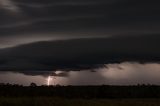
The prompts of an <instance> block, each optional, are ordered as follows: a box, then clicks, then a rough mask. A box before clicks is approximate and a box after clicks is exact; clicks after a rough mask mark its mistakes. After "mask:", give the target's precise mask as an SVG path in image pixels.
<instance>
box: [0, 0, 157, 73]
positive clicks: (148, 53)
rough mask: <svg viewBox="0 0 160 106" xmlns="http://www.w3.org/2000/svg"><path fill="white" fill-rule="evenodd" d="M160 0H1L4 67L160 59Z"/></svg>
mask: <svg viewBox="0 0 160 106" xmlns="http://www.w3.org/2000/svg"><path fill="white" fill-rule="evenodd" d="M159 5H160V3H159V1H158V0H0V70H1V71H22V70H23V71H24V70H25V71H26V70H32V71H33V70H34V71H41V70H42V71H54V70H63V71H70V70H76V71H78V70H88V69H91V70H92V69H99V68H106V70H107V64H119V65H121V64H122V63H123V62H129V63H132V62H134V63H136V64H139V65H142V66H144V65H146V64H159V61H160V48H159V45H160V30H159V28H160V12H159V11H160V7H159ZM135 67H136V66H135ZM152 67H153V68H152V69H154V65H153V66H152ZM143 70H144V69H143Z"/></svg>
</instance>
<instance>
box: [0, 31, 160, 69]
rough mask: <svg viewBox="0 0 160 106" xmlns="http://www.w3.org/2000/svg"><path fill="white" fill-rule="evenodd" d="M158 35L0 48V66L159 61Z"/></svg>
mask: <svg viewBox="0 0 160 106" xmlns="http://www.w3.org/2000/svg"><path fill="white" fill-rule="evenodd" d="M159 40H160V36H159V34H158V35H156V34H152V35H136V36H135V35H130V36H128V35H127V36H120V35H119V37H110V38H86V39H72V40H60V41H46V42H37V43H31V44H26V45H21V46H17V47H13V48H7V49H1V51H0V63H1V65H0V69H1V70H57V69H62V70H81V69H90V68H98V67H103V66H104V65H101V64H108V63H117V62H124V61H138V62H159V61H160V49H159V46H158V45H160V42H159Z"/></svg>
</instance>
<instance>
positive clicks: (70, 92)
mask: <svg viewBox="0 0 160 106" xmlns="http://www.w3.org/2000/svg"><path fill="white" fill-rule="evenodd" d="M0 106H160V86H155V85H137V86H108V85H103V86H36V85H34V84H32V86H28V87H24V86H19V85H10V84H6V85H0Z"/></svg>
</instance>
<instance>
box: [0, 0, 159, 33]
mask: <svg viewBox="0 0 160 106" xmlns="http://www.w3.org/2000/svg"><path fill="white" fill-rule="evenodd" d="M2 1H3V2H4V1H5V0H2ZM7 1H10V2H9V5H7V6H6V4H5V6H4V5H2V6H1V8H3V7H5V8H3V9H1V10H0V14H1V17H0V23H1V25H0V35H1V36H6V35H10V36H13V35H17V34H24V33H33V32H36V33H41V32H64V33H66V32H72V31H78V32H79V33H80V32H83V31H84V30H91V32H92V31H95V30H98V29H101V31H102V29H103V32H107V31H106V29H110V30H114V31H117V29H118V28H121V29H122V30H123V31H124V32H125V31H126V29H128V28H130V29H131V30H133V31H136V30H137V27H138V28H141V30H143V31H144V32H147V31H148V30H151V31H152V30H153V29H156V28H157V29H158V28H159V21H160V20H159V19H160V14H159V10H160V8H159V1H157V0H152V1H149V0H145V1H144V0H129V1H128V0H85V1H84V0H74V1H73V0H60V1H59V0H45V1H44V0H7ZM0 4H2V3H0ZM3 4H4V3H3ZM11 7H12V8H16V7H17V8H16V10H17V11H18V10H19V11H20V12H15V13H14V11H12V9H10V8H11ZM6 9H7V10H6ZM8 12H9V13H8ZM10 12H13V13H10ZM142 26H143V27H142ZM151 26H152V27H151ZM157 31H158V30H157ZM95 32H96V31H95ZM113 33H114V32H113ZM75 36H76V34H75Z"/></svg>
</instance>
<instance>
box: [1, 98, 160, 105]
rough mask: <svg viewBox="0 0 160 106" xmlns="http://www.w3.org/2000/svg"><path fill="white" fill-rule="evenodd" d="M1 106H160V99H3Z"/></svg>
mask: <svg viewBox="0 0 160 106" xmlns="http://www.w3.org/2000/svg"><path fill="white" fill-rule="evenodd" d="M0 106H160V99H89V100H87V99H63V98H51V97H33V98H32V97H22V98H20V97H19V98H9V97H1V98H0Z"/></svg>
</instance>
